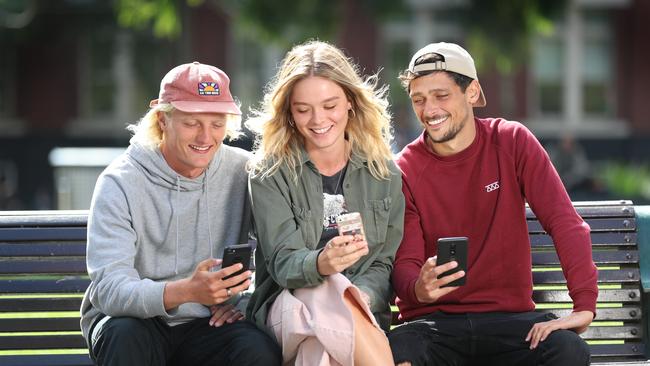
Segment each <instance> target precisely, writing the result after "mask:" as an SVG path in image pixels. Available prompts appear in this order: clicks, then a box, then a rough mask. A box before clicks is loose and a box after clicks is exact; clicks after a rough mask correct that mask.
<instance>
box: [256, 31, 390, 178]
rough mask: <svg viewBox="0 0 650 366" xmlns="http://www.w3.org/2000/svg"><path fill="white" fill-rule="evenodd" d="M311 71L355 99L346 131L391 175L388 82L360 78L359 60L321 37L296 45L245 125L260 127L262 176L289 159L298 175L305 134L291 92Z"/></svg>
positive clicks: (373, 164) (379, 171)
mask: <svg viewBox="0 0 650 366" xmlns="http://www.w3.org/2000/svg"><path fill="white" fill-rule="evenodd" d="M309 76H319V77H323V78H327V79H329V80H331V81H333V82H335V83H336V84H337V85H339V86H340V87H341V88H342V89H343V91H344V93H345V95H346V97H347V99H348V100H349V101H350V104H351V105H352V112H351V114H352V116H350V114H348V118H349V119H348V123H347V126H346V128H345V135H346V138H347V139H348V141H349V142H350V146H352V156H354V155H360V156H363V157H364V158H366V159H367V160H368V169H369V170H370V173H371V174H372V175H373V176H374V177H375V178H377V179H387V178H388V177H389V176H390V170H389V168H388V161H389V160H390V159H392V155H391V151H390V143H391V141H392V139H393V134H392V132H393V131H392V129H391V126H390V118H391V116H390V113H389V112H388V101H387V99H386V94H387V90H388V89H387V87H386V86H383V87H381V88H378V87H377V83H378V77H377V75H376V74H375V75H372V76H369V77H366V78H361V77H360V76H359V72H358V66H357V65H356V64H355V63H354V62H353V61H351V60H350V59H349V58H348V57H346V56H345V55H344V54H343V52H342V51H341V50H340V49H338V48H337V47H335V46H333V45H331V44H329V43H326V42H322V41H309V42H306V43H303V44H300V45H297V46H294V47H293V48H292V49H291V51H289V52H288V53H287V55H286V56H285V58H284V60H283V61H282V64H281V66H280V69H279V70H278V72H277V74H276V75H275V77H274V78H273V79H272V80H271V82H270V83H269V85H267V87H266V93H265V95H264V99H263V102H262V106H261V108H262V109H261V110H254V111H252V112H253V116H254V117H253V118H251V119H250V120H248V121H247V122H246V127H248V128H249V129H250V130H251V131H253V132H255V133H256V135H257V136H256V139H255V145H254V158H253V159H252V160H251V166H250V168H251V171H252V173H253V174H254V175H258V176H260V177H262V178H264V177H267V176H270V175H272V174H273V173H275V172H276V171H277V170H278V169H279V168H280V167H281V166H283V165H285V166H287V168H288V169H289V171H290V174H291V175H292V177H293V178H294V180H297V177H298V172H297V171H296V166H298V164H299V163H300V155H301V146H302V144H303V139H302V136H301V135H300V133H299V132H298V131H297V130H295V128H293V127H292V126H291V125H290V122H289V121H290V120H291V109H290V98H291V93H292V92H293V88H294V86H295V85H296V83H297V82H298V81H300V80H303V79H305V78H307V77H309Z"/></svg>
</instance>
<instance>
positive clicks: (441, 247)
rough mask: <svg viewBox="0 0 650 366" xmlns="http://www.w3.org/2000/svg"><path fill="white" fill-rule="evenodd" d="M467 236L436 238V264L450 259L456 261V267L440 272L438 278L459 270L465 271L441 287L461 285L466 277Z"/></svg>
mask: <svg viewBox="0 0 650 366" xmlns="http://www.w3.org/2000/svg"><path fill="white" fill-rule="evenodd" d="M467 242H468V240H467V238H466V237H464V236H458V237H452V238H440V239H438V259H437V261H436V265H438V266H439V265H441V264H445V263H448V262H451V261H456V262H458V267H456V268H454V269H451V270H449V271H447V272H444V273H442V274H441V275H440V276H438V278H441V277H445V276H449V275H450V274H452V273H456V272H458V271H460V270H463V271H465V276H463V277H461V278H459V279H457V280H455V281H452V282H450V283H448V284H446V285H443V286H442V287H451V286H462V285H464V284H465V279H466V277H467Z"/></svg>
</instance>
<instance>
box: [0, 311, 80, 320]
mask: <svg viewBox="0 0 650 366" xmlns="http://www.w3.org/2000/svg"><path fill="white" fill-rule="evenodd" d="M78 317H79V311H39V312H7V313H0V319H38V318H48V319H51V318H78Z"/></svg>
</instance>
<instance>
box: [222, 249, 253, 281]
mask: <svg viewBox="0 0 650 366" xmlns="http://www.w3.org/2000/svg"><path fill="white" fill-rule="evenodd" d="M252 251H253V247H252V246H251V245H250V244H237V245H229V246H227V247H225V248H223V262H222V263H221V268H226V267H230V266H232V265H233V264H235V263H241V264H242V265H243V266H244V267H243V268H242V269H241V270H240V271H237V272H235V273H233V274H231V275H229V276H226V277H224V278H223V279H224V280H226V279H228V278H230V277H233V276H236V275H238V274H240V273H243V272H244V271H247V270H248V269H249V268H250V266H251V254H252Z"/></svg>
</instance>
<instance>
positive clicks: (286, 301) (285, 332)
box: [266, 273, 381, 366]
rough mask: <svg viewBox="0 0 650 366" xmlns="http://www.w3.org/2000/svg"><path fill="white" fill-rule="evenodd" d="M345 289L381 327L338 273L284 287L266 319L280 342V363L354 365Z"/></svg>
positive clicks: (362, 301) (323, 365)
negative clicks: (308, 284) (297, 286)
mask: <svg viewBox="0 0 650 366" xmlns="http://www.w3.org/2000/svg"><path fill="white" fill-rule="evenodd" d="M345 290H350V293H351V294H352V296H353V297H354V298H355V299H356V301H357V302H358V303H359V305H360V307H361V309H363V311H364V312H365V313H366V314H367V315H368V317H369V318H370V319H372V322H373V325H374V326H375V327H377V329H380V330H381V328H380V327H379V325H378V324H377V321H376V320H375V318H374V316H373V315H372V312H371V311H370V308H369V307H368V304H366V302H365V301H364V300H363V298H362V297H361V293H360V291H359V289H358V288H357V287H356V286H354V285H353V284H352V283H351V282H350V280H348V279H347V278H346V277H345V276H343V275H342V274H339V273H337V274H334V275H331V276H328V277H327V278H326V279H325V281H324V282H323V283H322V284H320V285H318V286H316V287H309V288H301V289H296V290H293V291H289V290H287V289H285V290H283V291H282V292H281V293H280V295H278V297H277V298H276V300H275V302H274V303H273V306H271V311H270V312H269V315H268V317H267V319H266V324H267V325H268V326H269V327H270V328H271V329H272V331H273V333H274V334H275V337H276V339H277V340H278V342H279V343H280V346H282V357H283V362H284V364H289V365H298V366H300V365H319V366H327V365H343V366H348V365H350V366H351V365H354V343H355V342H354V321H353V318H352V313H351V312H350V309H348V307H347V305H346V304H345V302H344V300H343V296H344V293H345Z"/></svg>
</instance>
